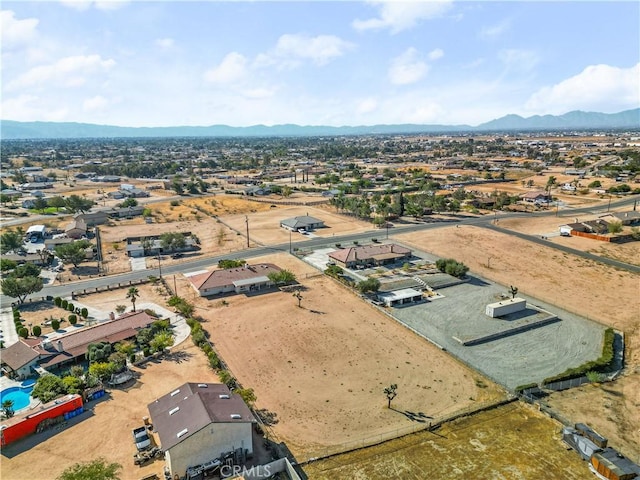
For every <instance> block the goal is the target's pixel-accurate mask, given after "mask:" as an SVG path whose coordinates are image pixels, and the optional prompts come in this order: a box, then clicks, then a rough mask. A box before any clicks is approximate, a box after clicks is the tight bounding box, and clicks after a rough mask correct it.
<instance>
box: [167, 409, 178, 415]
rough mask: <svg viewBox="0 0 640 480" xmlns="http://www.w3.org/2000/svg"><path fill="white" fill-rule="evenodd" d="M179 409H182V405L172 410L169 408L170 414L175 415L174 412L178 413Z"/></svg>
mask: <svg viewBox="0 0 640 480" xmlns="http://www.w3.org/2000/svg"><path fill="white" fill-rule="evenodd" d="M178 410H180V407H174V408H172V409H171V410H169V415H173V414H174V413H176V412H177V411H178Z"/></svg>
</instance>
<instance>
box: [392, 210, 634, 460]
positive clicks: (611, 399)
mask: <svg viewBox="0 0 640 480" xmlns="http://www.w3.org/2000/svg"><path fill="white" fill-rule="evenodd" d="M500 224H501V226H502V221H501V222H500ZM532 228H535V229H537V228H541V227H540V226H535V227H532ZM542 228H546V227H545V226H542ZM397 238H398V239H400V240H402V241H403V242H405V243H407V244H409V245H414V246H416V247H417V248H419V249H422V250H425V251H428V252H432V253H434V254H436V255H439V256H443V257H454V258H456V259H457V260H459V261H462V262H464V263H465V264H467V265H468V266H469V267H470V268H471V270H472V271H474V272H477V273H479V274H480V275H482V276H483V277H486V278H488V279H491V280H493V281H495V282H497V283H500V284H502V285H516V286H517V287H518V288H519V289H520V290H521V291H522V292H523V293H526V294H529V295H531V296H533V297H535V298H539V299H541V300H543V301H546V302H548V303H550V304H553V305H557V306H559V307H561V308H563V309H565V310H569V311H572V312H575V313H577V314H579V315H581V316H584V317H587V318H590V319H592V320H595V321H598V322H601V323H603V324H605V325H609V326H613V327H615V328H617V329H620V330H622V331H624V332H625V338H626V347H627V349H626V352H625V353H626V358H625V361H626V362H627V366H628V367H627V369H626V371H625V374H624V377H623V378H622V379H621V380H618V381H617V382H616V383H615V384H613V385H603V386H602V388H598V389H592V390H589V395H588V396H587V395H585V394H580V393H574V390H568V391H566V392H562V393H555V394H554V395H553V397H552V399H557V400H554V401H553V403H552V405H554V406H558V408H559V411H560V412H561V413H565V415H566V416H567V417H568V418H570V419H571V420H572V421H574V422H587V423H589V424H593V425H597V426H598V429H599V430H600V431H601V433H602V434H603V435H611V437H612V439H616V440H620V442H621V444H620V445H619V447H620V448H623V447H625V446H626V447H627V448H626V449H627V450H631V452H633V451H634V448H635V449H636V450H635V451H637V445H638V444H639V442H638V440H639V437H640V408H638V407H639V406H640V398H639V396H638V392H639V391H640V389H639V388H638V386H639V385H640V370H639V369H638V367H639V365H640V316H639V315H638V312H640V300H639V299H640V296H639V295H638V293H639V292H640V278H639V276H638V275H635V274H632V273H629V272H625V271H619V270H616V269H614V268H612V267H607V266H605V265H602V264H599V263H595V262H592V261H590V260H585V259H581V258H577V257H574V256H571V255H568V254H564V253H561V252H557V251H555V250H553V249H551V248H549V247H544V246H540V245H536V244H532V243H529V242H526V241H524V240H521V239H517V238H513V237H510V236H508V235H505V234H502V233H497V232H492V231H489V230H484V229H481V228H476V227H461V228H449V227H447V228H442V229H438V230H435V231H432V232H429V233H426V234H425V233H417V234H405V235H398V236H397ZM566 240H567V241H568V242H572V243H570V245H571V246H574V243H573V242H574V240H577V239H574V238H569V239H566ZM558 241H560V239H558ZM627 245H629V244H627ZM623 246H624V247H626V245H623ZM487 262H489V264H490V268H488V267H487ZM621 299H624V301H622V302H621ZM620 392H622V394H621V393H620ZM604 405H609V407H603V406H604ZM612 412H613V413H612ZM634 444H635V447H634ZM612 445H613V446H616V444H615V443H614V442H613V440H612ZM629 447H631V448H629ZM630 454H631V453H630ZM638 460H640V459H638Z"/></svg>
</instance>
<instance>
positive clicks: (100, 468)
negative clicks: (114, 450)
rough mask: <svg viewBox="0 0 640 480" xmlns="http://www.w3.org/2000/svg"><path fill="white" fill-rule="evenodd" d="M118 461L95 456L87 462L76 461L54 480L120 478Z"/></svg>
mask: <svg viewBox="0 0 640 480" xmlns="http://www.w3.org/2000/svg"><path fill="white" fill-rule="evenodd" d="M121 469H122V465H120V464H119V463H111V462H108V461H107V460H106V459H105V458H102V457H100V458H97V459H95V460H91V461H89V462H83V463H76V464H74V465H71V466H70V467H68V468H67V469H65V470H64V471H63V472H62V473H61V474H60V476H59V477H58V478H57V479H56V480H120V476H119V474H118V472H119V471H120V470H121Z"/></svg>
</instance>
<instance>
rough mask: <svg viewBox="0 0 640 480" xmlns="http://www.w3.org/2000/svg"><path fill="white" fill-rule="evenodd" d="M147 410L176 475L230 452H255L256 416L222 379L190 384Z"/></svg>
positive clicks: (247, 453)
mask: <svg viewBox="0 0 640 480" xmlns="http://www.w3.org/2000/svg"><path fill="white" fill-rule="evenodd" d="M147 408H148V409H149V416H150V418H151V423H152V424H153V428H154V430H155V431H156V432H157V433H158V437H159V439H160V448H161V449H162V451H163V452H164V455H165V462H166V465H167V467H168V469H169V472H170V475H171V478H174V476H176V475H177V476H178V477H180V478H182V477H184V476H185V474H186V471H187V469H188V468H189V467H192V466H196V465H202V464H204V463H206V462H209V461H211V460H214V459H216V458H219V457H223V456H225V455H226V454H228V453H233V454H234V455H236V457H238V456H239V457H240V458H246V457H247V456H249V455H252V454H253V441H252V435H251V432H252V429H253V424H254V423H255V421H256V420H255V418H254V416H253V414H252V413H251V411H250V410H249V408H248V407H247V405H246V404H245V403H244V401H243V400H242V398H241V397H240V395H237V394H235V393H232V392H231V391H230V390H229V388H228V387H227V386H226V385H224V384H222V383H184V384H182V385H180V386H179V387H177V388H175V389H174V390H172V391H170V392H168V393H166V394H165V395H163V396H162V397H160V398H158V399H156V400H155V401H153V402H151V403H150V404H149V405H147ZM238 453H239V454H240V455H238Z"/></svg>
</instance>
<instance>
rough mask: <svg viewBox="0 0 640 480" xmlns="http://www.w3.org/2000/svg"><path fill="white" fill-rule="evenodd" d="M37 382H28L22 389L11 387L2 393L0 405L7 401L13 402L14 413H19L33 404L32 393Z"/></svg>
mask: <svg viewBox="0 0 640 480" xmlns="http://www.w3.org/2000/svg"><path fill="white" fill-rule="evenodd" d="M34 383H35V382H34V381H31V382H29V381H28V380H27V381H26V382H24V383H23V384H22V385H24V386H22V387H10V388H7V389H5V390H2V391H1V392H0V404H1V402H4V401H5V400H13V411H14V412H17V411H18V410H22V409H23V408H25V407H28V406H29V403H31V391H32V390H33V384H34Z"/></svg>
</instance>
